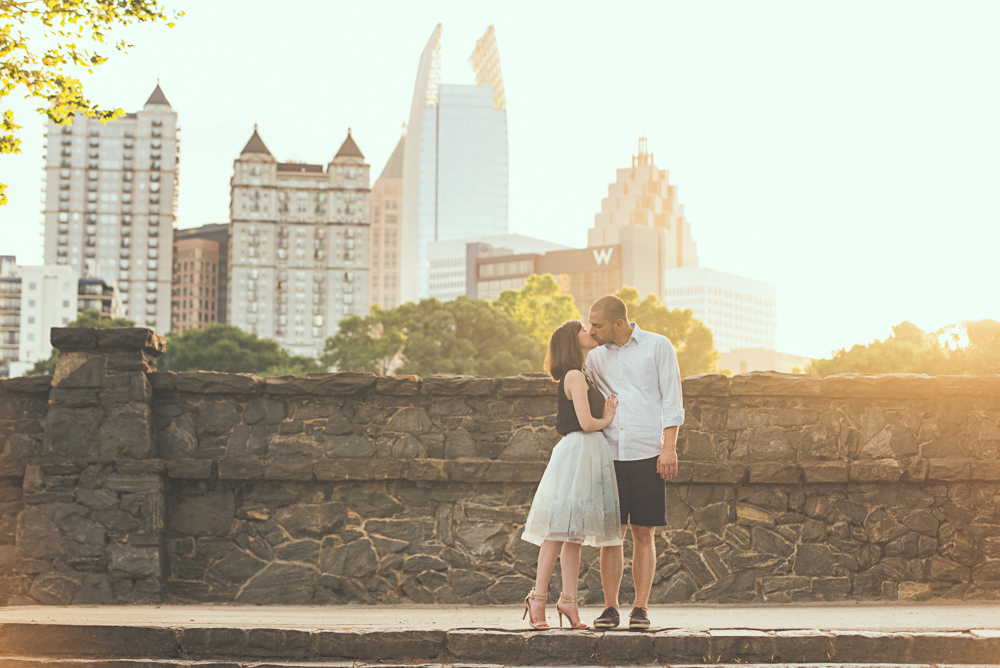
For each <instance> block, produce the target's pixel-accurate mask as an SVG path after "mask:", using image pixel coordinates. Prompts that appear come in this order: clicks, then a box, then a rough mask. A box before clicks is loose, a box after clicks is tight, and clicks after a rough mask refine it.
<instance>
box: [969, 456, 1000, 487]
mask: <svg viewBox="0 0 1000 668" xmlns="http://www.w3.org/2000/svg"><path fill="white" fill-rule="evenodd" d="M972 478H973V480H986V481H990V482H997V481H1000V461H995V460H986V461H980V462H976V463H975V465H974V466H973V468H972Z"/></svg>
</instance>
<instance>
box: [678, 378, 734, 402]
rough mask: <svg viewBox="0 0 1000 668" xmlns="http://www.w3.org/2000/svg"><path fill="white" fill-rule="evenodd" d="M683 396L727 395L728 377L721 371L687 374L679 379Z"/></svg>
mask: <svg viewBox="0 0 1000 668" xmlns="http://www.w3.org/2000/svg"><path fill="white" fill-rule="evenodd" d="M681 390H682V392H683V394H684V396H685V397H726V396H729V378H728V377H727V376H725V375H723V374H721V373H704V374H700V375H697V376H688V377H687V378H685V379H683V380H682V381H681Z"/></svg>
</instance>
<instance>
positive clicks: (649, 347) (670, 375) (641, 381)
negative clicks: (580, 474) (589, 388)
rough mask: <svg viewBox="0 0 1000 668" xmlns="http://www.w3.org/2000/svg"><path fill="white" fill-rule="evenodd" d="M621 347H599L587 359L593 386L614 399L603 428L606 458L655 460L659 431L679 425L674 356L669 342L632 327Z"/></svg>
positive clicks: (678, 386)
mask: <svg viewBox="0 0 1000 668" xmlns="http://www.w3.org/2000/svg"><path fill="white" fill-rule="evenodd" d="M629 324H631V325H632V336H631V337H629V340H628V342H626V343H625V345H623V346H621V347H619V346H617V345H615V344H614V343H609V344H608V345H606V346H598V347H597V348H595V349H594V350H591V351H590V353H589V354H588V355H587V365H586V367H587V371H588V373H590V375H591V376H592V377H593V379H594V382H596V383H597V388H598V389H599V390H600V391H601V392H602V393H603V394H604V396H609V395H611V394H614V395H616V396H617V397H618V411H617V412H616V413H615V419H614V420H612V421H611V424H609V425H608V426H607V427H605V428H604V435H605V436H606V437H607V439H608V445H610V446H611V458H612V459H616V460H621V461H633V460H636V459H649V458H650V457H658V456H659V455H660V451H661V450H662V448H663V430H664V429H666V428H667V427H677V426H680V425H682V424H684V400H683V398H682V396H681V374H680V367H679V366H678V365H677V353H676V352H674V347H673V345H671V343H670V340H669V339H668V338H667V337H665V336H663V335H661V334H655V333H653V332H644V331H642V330H641V329H639V326H638V325H636V324H635V323H629Z"/></svg>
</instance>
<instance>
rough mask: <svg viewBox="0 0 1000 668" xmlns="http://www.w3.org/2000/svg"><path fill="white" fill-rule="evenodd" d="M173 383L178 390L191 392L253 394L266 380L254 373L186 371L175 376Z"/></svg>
mask: <svg viewBox="0 0 1000 668" xmlns="http://www.w3.org/2000/svg"><path fill="white" fill-rule="evenodd" d="M173 384H174V389H175V390H176V391H177V392H188V393H191V394H251V393H254V392H256V391H257V390H258V389H259V388H260V387H262V386H263V384H264V380H263V379H262V378H258V377H257V376H255V375H253V374H252V373H222V372H219V371H185V372H182V373H177V374H175V375H174V376H173Z"/></svg>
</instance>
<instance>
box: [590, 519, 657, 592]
mask: <svg viewBox="0 0 1000 668" xmlns="http://www.w3.org/2000/svg"><path fill="white" fill-rule="evenodd" d="M655 537H656V527H638V526H635V525H632V541H633V543H634V544H633V546H632V547H633V549H632V579H633V580H634V581H635V603H633V607H635V608H647V607H649V591H650V589H652V588H653V574H654V573H655V572H656V542H655ZM601 556H602V557H603V556H604V553H603V552H602V553H601ZM603 569H604V562H603V560H602V562H601V573H602V575H603V572H604V571H603ZM604 596H605V598H606V597H607V589H605V592H604Z"/></svg>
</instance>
